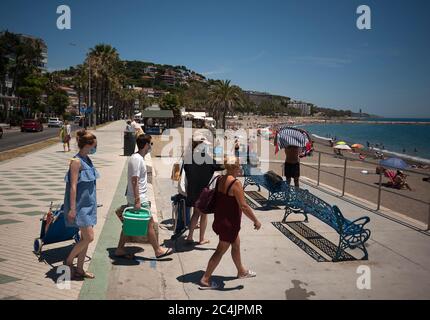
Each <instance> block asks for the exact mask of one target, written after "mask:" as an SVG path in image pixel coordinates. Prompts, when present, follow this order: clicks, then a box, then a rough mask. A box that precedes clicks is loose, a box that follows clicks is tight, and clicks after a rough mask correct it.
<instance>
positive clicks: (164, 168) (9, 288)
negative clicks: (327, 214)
mask: <svg viewBox="0 0 430 320" xmlns="http://www.w3.org/2000/svg"><path fill="white" fill-rule="evenodd" d="M123 129H124V122H123V121H119V122H115V123H112V124H109V125H107V126H105V127H103V128H101V129H99V130H97V132H96V133H95V134H96V135H97V138H98V151H97V154H96V155H94V156H92V159H94V163H95V166H96V167H97V169H98V170H99V171H100V174H101V179H100V180H98V181H97V198H98V203H99V204H101V205H103V206H102V207H100V208H99V210H98V215H99V219H98V225H97V226H96V228H95V237H96V238H95V241H94V243H93V244H91V246H90V249H89V252H88V256H89V257H91V258H88V259H87V260H88V261H87V263H86V267H88V268H89V270H90V271H92V272H94V273H95V274H96V276H97V278H96V279H95V280H86V281H84V282H72V285H71V288H70V289H65V290H60V289H58V288H57V286H56V279H57V277H58V275H57V273H56V267H57V266H59V265H61V264H62V261H63V259H64V258H65V256H66V255H67V253H68V252H69V250H70V249H71V246H72V245H73V241H69V242H64V243H59V244H53V245H47V246H46V248H44V254H43V255H42V258H43V259H42V261H39V260H38V258H37V256H36V255H34V253H32V248H33V240H34V238H36V237H38V235H39V231H40V222H39V218H40V217H41V215H42V214H43V213H44V212H46V210H47V209H48V206H49V203H50V201H54V203H56V204H61V203H62V198H63V193H64V182H63V178H64V175H65V173H66V171H67V168H68V163H69V158H70V157H71V156H72V155H73V154H74V153H73V152H71V153H66V154H64V153H63V152H62V145H61V144H60V143H59V144H58V145H55V146H52V147H49V148H46V149H43V150H40V151H36V152H34V153H31V154H28V155H26V156H24V157H20V158H16V159H13V160H9V161H6V162H0V185H1V186H2V187H1V190H0V299H60V300H62V299H73V300H74V299H83V300H92V299H154V300H165V299H167V300H176V299H184V300H194V299H221V300H224V299H225V300H237V299H245V300H247V299H256V300H265V299H276V300H285V299H287V300H296V299H300V300H302V299H430V254H429V252H430V251H429V250H428V249H429V245H430V235H429V234H428V233H426V232H418V231H416V230H414V229H411V228H408V227H407V226H404V225H402V224H399V223H397V222H395V221H391V220H388V219H386V218H384V217H382V216H379V215H378V214H376V213H374V212H371V211H368V210H366V209H363V207H361V206H357V205H354V204H351V203H350V202H347V201H345V200H344V199H342V198H340V197H336V196H332V195H329V194H328V193H326V192H324V190H321V189H315V188H312V187H310V186H307V185H303V187H304V188H306V189H309V191H310V192H311V193H313V194H315V195H316V196H318V197H320V198H321V199H323V200H324V201H326V202H328V203H329V204H331V205H337V206H338V207H339V208H340V209H341V210H342V212H343V213H344V215H345V216H346V217H347V218H348V219H350V220H353V219H356V218H358V217H361V216H369V217H370V219H371V221H370V223H369V224H368V227H369V229H370V230H371V231H372V235H371V238H370V239H369V241H368V242H367V250H368V252H369V260H368V261H360V260H356V261H348V262H338V263H333V262H331V256H330V255H331V253H330V251H327V250H326V251H324V250H322V249H321V248H320V247H319V246H317V245H314V244H313V243H311V242H310V241H309V237H306V235H302V234H301V233H300V232H297V230H295V229H294V228H292V225H282V224H280V223H279V222H280V221H281V220H282V218H283V209H282V208H271V209H270V210H264V209H263V208H261V206H260V204H259V202H258V198H257V197H256V194H255V193H248V201H249V203H250V204H251V206H252V207H254V208H255V212H256V215H257V216H258V218H259V219H260V221H261V222H262V224H263V226H262V228H261V230H260V231H255V230H254V229H253V227H252V224H251V222H250V221H249V220H247V219H246V218H245V217H244V218H243V222H242V230H241V234H240V235H241V243H242V259H243V261H244V264H245V266H247V267H249V268H250V269H252V270H254V271H255V272H257V277H256V278H253V279H245V280H238V279H236V278H235V276H236V270H235V267H234V265H233V262H232V260H231V257H230V254H228V253H227V254H226V255H225V256H224V258H223V260H222V261H221V264H220V266H219V267H218V268H217V270H216V271H215V273H214V280H216V281H218V282H219V283H221V284H222V286H221V289H220V290H217V291H201V290H199V289H198V285H197V283H198V281H199V279H200V277H201V276H202V274H203V272H204V270H205V268H206V265H207V262H208V260H209V258H210V256H211V255H212V253H213V251H214V250H215V248H216V245H217V237H216V235H215V234H214V232H213V231H212V230H211V222H212V218H213V217H212V216H210V217H209V225H208V228H207V238H208V239H209V240H210V241H211V242H210V244H208V245H204V246H189V245H186V244H185V243H184V241H183V238H179V239H178V240H177V241H176V242H173V241H171V240H170V237H171V235H172V231H171V230H170V229H171V224H172V220H171V216H172V213H171V202H170V197H171V196H172V195H174V194H176V192H177V190H176V185H175V184H173V183H172V181H171V180H170V174H171V164H172V163H173V161H175V160H176V159H175V158H159V157H155V156H152V158H148V159H147V163H148V167H149V168H150V170H151V172H152V179H151V182H152V183H151V184H150V185H149V197H150V199H151V200H153V202H154V203H153V204H154V205H153V208H152V210H153V214H155V215H157V217H158V221H159V226H160V228H159V239H160V242H161V243H163V244H164V245H165V246H166V247H172V248H174V249H175V251H176V253H175V254H173V255H172V256H169V257H168V258H165V259H162V261H157V260H155V259H154V253H153V251H152V248H150V246H149V245H148V244H129V245H128V250H129V251H130V252H135V253H136V259H135V260H124V259H116V258H114V257H113V250H114V248H115V247H116V245H117V242H118V239H119V233H120V230H121V224H120V222H119V220H118V218H117V217H116V215H115V213H114V210H115V209H116V208H117V207H119V206H120V205H122V204H124V202H125V198H124V190H125V185H126V179H127V177H126V165H125V164H126V161H127V157H123V156H122V153H123V150H122V139H123V134H122V130H123ZM155 140H156V141H157V139H155ZM156 141H155V143H157V142H156ZM73 147H74V148H76V145H75V143H73ZM304 179H306V177H304ZM249 190H251V191H256V188H253V187H250V188H249ZM260 196H263V197H267V194H266V192H265V191H264V190H262V192H261V195H260ZM290 218H291V221H294V220H297V221H301V220H302V219H303V216H301V215H297V216H290ZM304 225H305V226H306V227H307V228H309V229H311V231H312V232H316V233H317V234H318V235H319V236H320V238H321V239H326V240H328V241H330V242H332V243H335V244H337V242H338V235H337V233H336V232H335V231H334V230H333V229H331V228H330V227H328V226H327V225H325V224H323V223H321V222H320V221H319V220H317V219H315V218H313V217H312V216H310V221H309V223H308V224H304ZM198 232H199V230H196V234H195V237H196V239H197V236H198ZM293 240H294V241H293ZM326 240H325V241H326ZM142 249H143V251H142ZM349 253H351V254H352V255H353V256H355V257H360V255H361V252H360V251H359V250H355V251H350V252H349ZM363 266H366V267H368V268H369V269H368V270H370V278H369V279H370V289H359V287H357V279H358V278H359V277H360V275H361V274H360V273H357V271H360V270H363V269H362V268H363Z"/></svg>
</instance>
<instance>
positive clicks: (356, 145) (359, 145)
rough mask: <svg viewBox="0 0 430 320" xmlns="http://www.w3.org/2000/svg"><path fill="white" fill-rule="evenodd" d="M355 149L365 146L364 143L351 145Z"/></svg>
mask: <svg viewBox="0 0 430 320" xmlns="http://www.w3.org/2000/svg"><path fill="white" fill-rule="evenodd" d="M351 148H353V149H363V148H364V146H363V145H362V144H359V143H356V144H353V145H352V146H351Z"/></svg>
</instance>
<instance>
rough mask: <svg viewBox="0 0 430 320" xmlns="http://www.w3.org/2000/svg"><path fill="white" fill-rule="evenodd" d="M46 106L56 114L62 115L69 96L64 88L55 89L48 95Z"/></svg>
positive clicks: (67, 104)
mask: <svg viewBox="0 0 430 320" xmlns="http://www.w3.org/2000/svg"><path fill="white" fill-rule="evenodd" d="M48 106H49V107H50V109H51V110H52V111H54V112H55V114H57V115H64V113H65V111H66V108H67V107H68V106H69V97H68V96H67V93H66V92H65V91H64V90H61V89H57V90H55V92H54V93H53V94H52V95H50V96H48Z"/></svg>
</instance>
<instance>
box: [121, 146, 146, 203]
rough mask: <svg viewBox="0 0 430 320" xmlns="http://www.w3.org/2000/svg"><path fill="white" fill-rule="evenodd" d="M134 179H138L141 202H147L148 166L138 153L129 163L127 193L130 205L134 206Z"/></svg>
mask: <svg viewBox="0 0 430 320" xmlns="http://www.w3.org/2000/svg"><path fill="white" fill-rule="evenodd" d="M132 177H138V183H139V197H140V202H141V203H143V202H147V201H148V198H147V195H146V192H147V190H148V188H147V172H146V164H145V160H144V159H143V157H142V156H141V155H140V154H138V153H135V154H133V155H132V156H131V157H130V160H129V161H128V184H127V193H126V196H127V201H128V204H134V199H135V195H134V191H133V184H132V182H131V178H132Z"/></svg>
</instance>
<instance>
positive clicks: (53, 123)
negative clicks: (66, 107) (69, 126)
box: [48, 118, 63, 128]
mask: <svg viewBox="0 0 430 320" xmlns="http://www.w3.org/2000/svg"><path fill="white" fill-rule="evenodd" d="M61 126H63V121H61V120H60V119H59V118H49V120H48V128H51V127H57V128H60V127H61Z"/></svg>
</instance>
